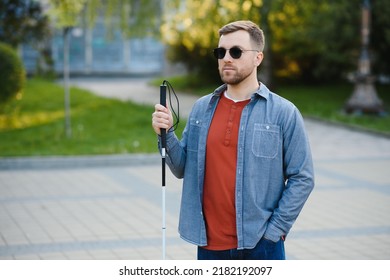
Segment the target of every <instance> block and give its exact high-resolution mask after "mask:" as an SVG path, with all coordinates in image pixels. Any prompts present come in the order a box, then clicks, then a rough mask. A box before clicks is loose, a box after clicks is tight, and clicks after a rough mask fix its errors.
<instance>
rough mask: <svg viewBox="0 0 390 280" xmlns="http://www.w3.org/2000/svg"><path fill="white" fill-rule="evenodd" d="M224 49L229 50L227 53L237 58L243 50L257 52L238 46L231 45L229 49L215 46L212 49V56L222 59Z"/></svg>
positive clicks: (224, 52)
mask: <svg viewBox="0 0 390 280" xmlns="http://www.w3.org/2000/svg"><path fill="white" fill-rule="evenodd" d="M226 51H229V54H230V56H231V57H232V58H234V59H239V58H240V57H241V55H242V53H243V52H246V51H251V52H258V50H242V49H240V48H239V47H233V48H231V49H225V48H216V49H214V56H215V58H217V59H223V58H224V57H225V55H226Z"/></svg>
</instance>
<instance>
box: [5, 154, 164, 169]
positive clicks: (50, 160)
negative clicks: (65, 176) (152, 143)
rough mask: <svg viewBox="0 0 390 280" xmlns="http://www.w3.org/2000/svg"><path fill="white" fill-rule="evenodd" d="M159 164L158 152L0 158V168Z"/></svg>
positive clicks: (70, 167)
mask: <svg viewBox="0 0 390 280" xmlns="http://www.w3.org/2000/svg"><path fill="white" fill-rule="evenodd" d="M156 164H161V156H160V155H159V154H132V155H97V156H94V155H92V156H47V157H44V156H42V157H6V158H0V170H11V169H57V168H69V169H72V168H88V167H113V166H136V165H137V166H139V165H156Z"/></svg>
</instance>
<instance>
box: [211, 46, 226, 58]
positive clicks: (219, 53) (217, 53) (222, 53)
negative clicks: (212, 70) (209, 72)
mask: <svg viewBox="0 0 390 280" xmlns="http://www.w3.org/2000/svg"><path fill="white" fill-rule="evenodd" d="M225 54H226V49H224V48H216V49H214V56H215V58H217V59H222V58H224V57H225Z"/></svg>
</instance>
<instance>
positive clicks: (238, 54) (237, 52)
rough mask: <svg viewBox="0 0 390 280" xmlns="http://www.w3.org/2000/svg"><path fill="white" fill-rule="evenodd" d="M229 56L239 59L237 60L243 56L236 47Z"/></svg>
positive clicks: (230, 51)
mask: <svg viewBox="0 0 390 280" xmlns="http://www.w3.org/2000/svg"><path fill="white" fill-rule="evenodd" d="M229 54H230V56H231V57H233V58H234V59H237V58H240V57H241V54H242V50H241V49H239V48H237V47H234V48H231V49H230V50H229Z"/></svg>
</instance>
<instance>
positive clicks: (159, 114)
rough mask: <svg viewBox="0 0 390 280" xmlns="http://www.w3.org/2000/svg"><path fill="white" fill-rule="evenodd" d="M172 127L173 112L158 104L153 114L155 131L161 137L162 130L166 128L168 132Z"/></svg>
mask: <svg viewBox="0 0 390 280" xmlns="http://www.w3.org/2000/svg"><path fill="white" fill-rule="evenodd" d="M172 126H173V117H172V113H171V111H170V110H169V109H168V108H166V107H164V106H162V105H161V104H156V105H155V106H154V112H153V114H152V127H153V129H154V131H155V132H156V133H157V134H158V135H160V134H161V128H165V129H166V130H167V131H168V130H169V129H170V128H171V127H172Z"/></svg>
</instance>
